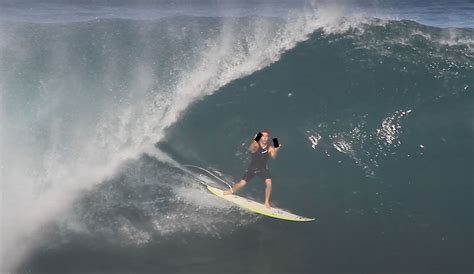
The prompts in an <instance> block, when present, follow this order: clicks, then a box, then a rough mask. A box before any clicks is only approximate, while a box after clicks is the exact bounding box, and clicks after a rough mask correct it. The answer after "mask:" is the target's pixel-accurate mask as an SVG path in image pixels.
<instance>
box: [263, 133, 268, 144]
mask: <svg viewBox="0 0 474 274" xmlns="http://www.w3.org/2000/svg"><path fill="white" fill-rule="evenodd" d="M268 138H269V136H268V132H262V139H261V140H262V143H264V144H266V143H267V142H268Z"/></svg>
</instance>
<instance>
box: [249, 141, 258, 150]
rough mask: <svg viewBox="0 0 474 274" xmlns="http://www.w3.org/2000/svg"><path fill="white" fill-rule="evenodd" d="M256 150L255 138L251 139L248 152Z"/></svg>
mask: <svg viewBox="0 0 474 274" xmlns="http://www.w3.org/2000/svg"><path fill="white" fill-rule="evenodd" d="M257 150H258V143H257V142H256V141H255V140H252V142H251V143H250V145H249V151H250V153H255V152H257Z"/></svg>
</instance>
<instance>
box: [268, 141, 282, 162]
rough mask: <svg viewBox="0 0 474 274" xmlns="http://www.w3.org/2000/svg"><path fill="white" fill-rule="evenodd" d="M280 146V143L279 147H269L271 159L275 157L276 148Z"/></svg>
mask: <svg viewBox="0 0 474 274" xmlns="http://www.w3.org/2000/svg"><path fill="white" fill-rule="evenodd" d="M280 148H281V144H280V146H279V147H277V148H274V147H270V149H269V151H270V156H272V158H273V159H275V158H276V157H277V154H278V150H279V149H280Z"/></svg>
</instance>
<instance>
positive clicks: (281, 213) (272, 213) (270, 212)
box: [207, 185, 314, 222]
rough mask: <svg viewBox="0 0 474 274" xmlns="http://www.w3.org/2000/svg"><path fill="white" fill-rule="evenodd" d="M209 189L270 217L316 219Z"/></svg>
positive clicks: (226, 198)
mask: <svg viewBox="0 0 474 274" xmlns="http://www.w3.org/2000/svg"><path fill="white" fill-rule="evenodd" d="M207 189H208V190H209V191H210V192H212V193H213V194H214V195H216V196H219V197H221V198H222V199H225V200H227V201H229V202H232V203H234V204H236V205H238V206H240V207H243V208H245V209H248V210H250V211H253V212H256V213H259V214H263V215H266V216H269V217H273V218H277V219H282V220H287V221H295V222H308V221H314V219H312V218H306V217H303V216H299V215H296V214H293V213H290V212H288V211H285V210H282V209H279V208H274V207H272V208H266V207H265V205H263V204H261V203H258V202H255V201H252V200H250V199H247V198H244V197H240V196H237V195H235V194H229V195H224V194H223V192H224V191H223V190H221V189H218V188H215V187H212V186H209V185H208V186H207Z"/></svg>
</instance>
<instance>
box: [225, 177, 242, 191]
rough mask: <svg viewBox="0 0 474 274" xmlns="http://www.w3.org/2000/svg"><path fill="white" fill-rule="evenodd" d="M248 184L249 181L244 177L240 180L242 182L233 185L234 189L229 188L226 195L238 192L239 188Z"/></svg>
mask: <svg viewBox="0 0 474 274" xmlns="http://www.w3.org/2000/svg"><path fill="white" fill-rule="evenodd" d="M246 184H247V182H246V181H245V180H244V179H242V180H240V182H238V183H237V184H235V185H234V186H233V187H232V190H230V189H228V190H226V191H224V195H229V194H231V193H233V192H236V191H237V190H239V189H241V188H243V187H244V186H245V185H246Z"/></svg>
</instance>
